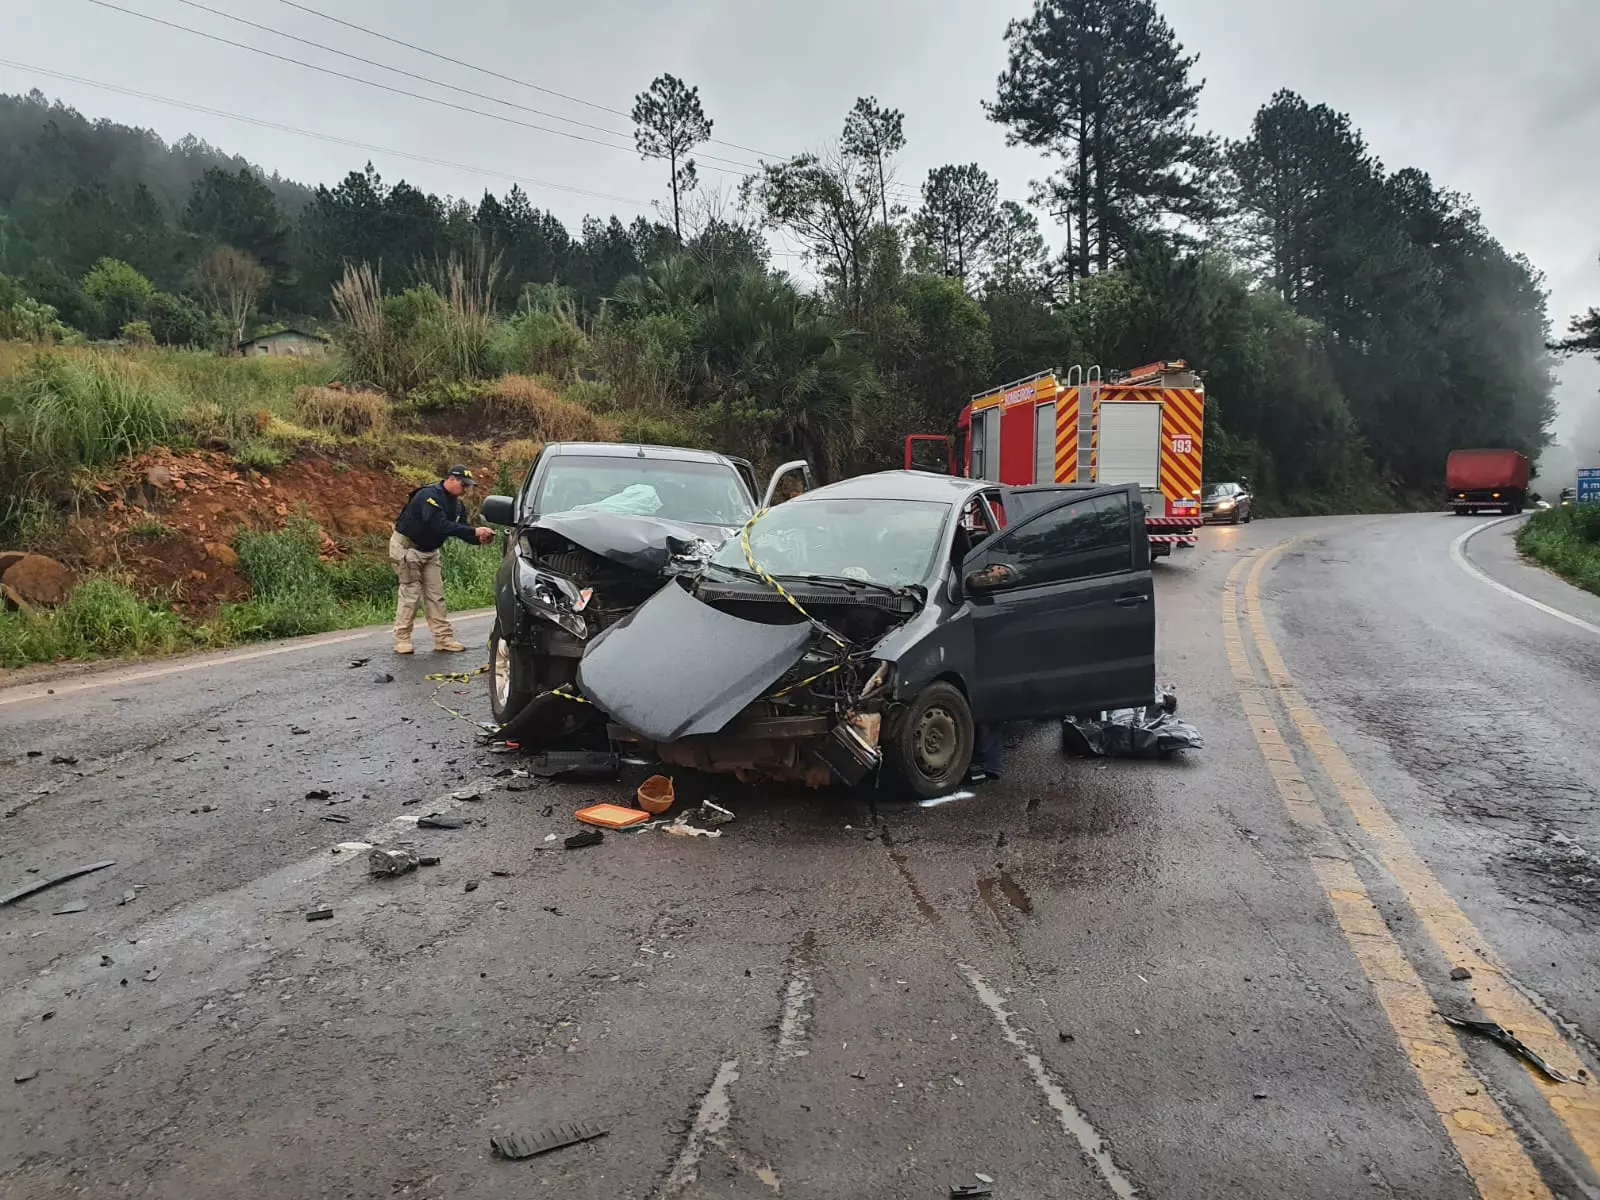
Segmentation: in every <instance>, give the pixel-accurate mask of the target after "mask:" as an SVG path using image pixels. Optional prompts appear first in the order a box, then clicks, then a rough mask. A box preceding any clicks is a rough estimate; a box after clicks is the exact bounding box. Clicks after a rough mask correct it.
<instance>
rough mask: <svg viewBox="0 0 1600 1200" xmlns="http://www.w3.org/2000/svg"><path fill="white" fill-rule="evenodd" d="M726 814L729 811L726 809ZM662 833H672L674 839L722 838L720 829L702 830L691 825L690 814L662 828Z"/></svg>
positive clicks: (685, 814)
mask: <svg viewBox="0 0 1600 1200" xmlns="http://www.w3.org/2000/svg"><path fill="white" fill-rule="evenodd" d="M723 811H724V812H726V811H727V810H726V809H724V810H723ZM661 832H662V833H670V834H672V836H673V837H707V838H719V837H721V836H722V830H720V829H701V828H700V827H699V826H697V825H691V824H689V814H688V813H684V814H682V815H681V816H679V818H678V819H677V820H676V821H673V822H672V823H671V824H670V825H662V826H661Z"/></svg>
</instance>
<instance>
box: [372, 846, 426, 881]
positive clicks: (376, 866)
mask: <svg viewBox="0 0 1600 1200" xmlns="http://www.w3.org/2000/svg"><path fill="white" fill-rule="evenodd" d="M421 865H422V860H421V859H419V858H418V857H417V856H416V855H415V854H413V853H412V852H411V851H410V850H406V849H403V848H402V847H399V846H374V847H373V848H372V849H371V850H369V851H367V870H368V871H369V872H371V873H372V874H373V875H404V874H405V873H406V872H407V871H414V870H416V869H417V868H418V867H419V866H421Z"/></svg>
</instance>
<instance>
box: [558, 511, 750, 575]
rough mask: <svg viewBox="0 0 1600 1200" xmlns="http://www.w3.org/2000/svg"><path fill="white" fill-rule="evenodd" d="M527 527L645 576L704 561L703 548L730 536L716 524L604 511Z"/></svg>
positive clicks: (563, 516)
mask: <svg viewBox="0 0 1600 1200" xmlns="http://www.w3.org/2000/svg"><path fill="white" fill-rule="evenodd" d="M532 528H534V529H548V530H549V531H550V532H551V533H554V534H557V535H559V536H561V537H564V538H566V539H567V540H568V541H569V542H575V543H576V544H577V545H579V546H582V547H583V548H584V549H585V550H588V551H590V552H591V553H594V554H598V555H599V556H600V557H601V558H606V559H610V560H611V561H612V562H614V563H617V564H619V565H620V566H624V567H628V568H630V569H631V570H634V571H639V572H642V573H645V574H650V575H660V574H663V573H664V572H665V571H666V570H667V567H668V566H669V565H670V564H671V563H672V562H673V560H674V559H678V558H705V557H707V552H706V550H705V548H704V546H702V543H705V544H707V545H709V546H710V548H711V549H712V550H715V549H716V548H717V547H718V546H720V545H722V543H723V542H725V541H727V540H728V536H729V533H730V532H731V531H730V530H728V529H725V528H723V527H721V526H717V525H690V524H688V523H686V522H682V521H666V520H659V519H657V518H655V517H633V516H623V515H621V514H618V513H604V512H564V513H552V514H551V515H549V516H545V517H540V518H539V519H538V520H537V521H535V522H534V523H533V526H532Z"/></svg>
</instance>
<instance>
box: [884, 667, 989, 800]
mask: <svg viewBox="0 0 1600 1200" xmlns="http://www.w3.org/2000/svg"><path fill="white" fill-rule="evenodd" d="M975 734H976V730H975V729H974V727H973V723H972V709H971V708H969V707H968V706H967V698H966V697H965V696H963V695H962V694H961V692H960V690H959V689H958V688H956V687H954V686H953V685H951V684H948V683H943V682H939V683H930V684H929V685H928V686H927V687H925V688H923V689H922V691H921V692H919V693H918V695H917V698H916V699H915V700H913V701H912V702H911V704H910V705H909V706H908V707H907V708H906V711H905V714H904V716H903V717H902V718H901V720H900V723H899V727H898V728H897V729H896V730H895V733H894V736H893V738H892V739H891V740H890V741H889V744H888V745H887V746H886V747H885V749H886V750H887V754H886V755H885V757H886V758H887V760H888V762H887V764H886V765H888V766H889V767H890V768H891V769H892V771H893V774H894V777H895V781H896V782H897V783H898V784H899V785H900V787H901V788H902V789H903V790H905V791H906V792H909V793H910V794H911V795H913V796H915V797H916V798H917V799H919V800H932V799H933V798H934V797H936V796H943V795H947V794H948V793H950V792H952V791H954V790H955V789H956V788H957V787H959V786H960V785H961V781H962V780H963V779H965V778H966V777H967V768H968V767H969V766H971V764H972V744H973V738H974V736H975Z"/></svg>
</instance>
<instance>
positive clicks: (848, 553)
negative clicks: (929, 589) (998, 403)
mask: <svg viewBox="0 0 1600 1200" xmlns="http://www.w3.org/2000/svg"><path fill="white" fill-rule="evenodd" d="M949 513H950V506H949V505H948V504H937V503H930V502H928V501H923V500H806V499H800V500H791V501H790V502H789V503H787V504H780V505H779V506H778V507H777V508H774V509H773V510H772V511H771V512H769V513H768V514H767V515H766V516H764V517H762V518H761V520H759V521H757V522H756V523H755V526H754V527H753V528H752V529H751V531H750V551H751V553H752V554H753V555H754V556H755V560H756V562H757V563H758V564H759V565H760V567H761V569H762V570H764V571H766V572H767V573H768V574H770V575H777V576H791V577H792V576H806V575H819V576H822V577H824V578H829V579H852V580H855V581H856V582H858V583H878V584H884V585H886V586H888V587H905V586H907V585H908V584H913V583H921V582H922V581H923V580H924V579H925V578H927V575H928V568H929V567H930V566H931V565H932V563H933V556H934V555H935V554H936V553H937V552H938V549H939V543H940V537H941V535H942V533H943V532H944V523H945V518H946V517H947V516H948V515H949ZM712 562H714V563H716V564H717V565H719V566H724V567H730V568H732V569H733V570H735V571H747V570H749V563H748V562H747V560H746V559H745V556H744V551H743V550H741V549H740V547H739V539H738V538H732V539H730V540H729V541H728V542H727V543H726V544H725V545H724V546H723V547H722V549H720V550H719V551H717V554H716V556H715V557H714V558H713V559H712Z"/></svg>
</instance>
